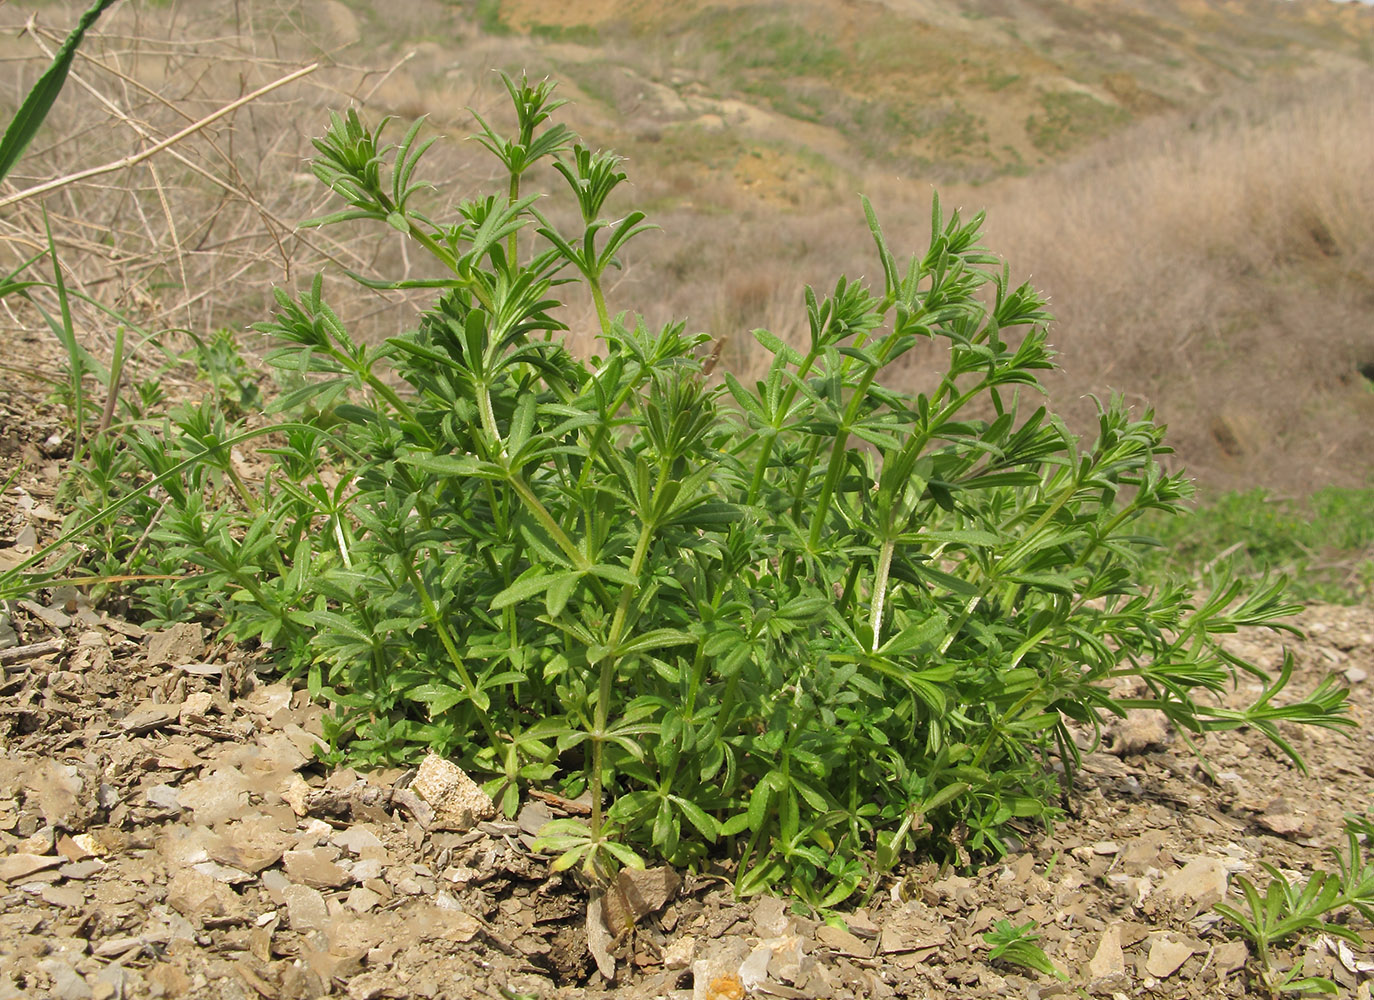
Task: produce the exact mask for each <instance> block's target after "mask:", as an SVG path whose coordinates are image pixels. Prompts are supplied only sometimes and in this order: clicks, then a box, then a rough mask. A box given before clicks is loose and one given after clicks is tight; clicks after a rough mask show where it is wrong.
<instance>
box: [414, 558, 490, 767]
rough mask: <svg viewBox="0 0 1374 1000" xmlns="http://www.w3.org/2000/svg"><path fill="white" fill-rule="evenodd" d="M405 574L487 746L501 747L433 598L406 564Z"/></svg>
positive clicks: (422, 581)
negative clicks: (455, 675) (456, 678)
mask: <svg viewBox="0 0 1374 1000" xmlns="http://www.w3.org/2000/svg"><path fill="white" fill-rule="evenodd" d="M406 573H407V575H408V576H409V577H410V583H411V586H413V587H414V588H415V592H416V593H417V594H419V595H420V604H421V605H422V606H423V607H424V609H425V617H427V618H428V619H429V621H430V624H432V625H433V626H434V631H435V634H437V635H438V636H439V642H440V643H442V644H443V647H444V652H446V653H447V654H448V658H449V661H450V662H451V663H452V664H453V668H454V670H456V671H457V672H458V680H459V682H460V683H461V684H462V686H463V691H464V692H465V693H466V694H467V696H468V701H470V702H471V703H472V707H473V709H474V710H476V712H477V719H478V721H479V722H481V723H482V729H483V730H485V731H486V734H487V740H488V743H487V745H488V746H490V747H491V748H492V749H495V748H496V747H498V746H500V745H501V741H500V737H498V736H497V735H496V728H495V727H494V726H493V725H492V723H491V717H490V716H489V715H487V713H486V710H485V709H483V708H482V707H481V706H480V705H479V704H478V702H477V696H478V694H479V693H480V692H479V691H478V690H477V685H476V684H474V683H473V681H472V675H471V674H469V673H468V669H467V667H466V666H464V664H463V658H462V656H461V655H460V654H459V652H458V646H457V644H456V643H455V642H454V641H453V635H452V634H451V632H450V631H449V627H448V622H446V621H444V617H443V615H441V614H439V608H438V607H437V606H436V605H435V603H434V598H432V597H430V594H429V589H428V588H427V587H426V586H425V582H424V580H423V579H421V577H420V574H419V573H418V572H416V570H415V567H414V566H413V565H410V564H409V563H407V564H406Z"/></svg>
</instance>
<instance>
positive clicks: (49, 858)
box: [0, 854, 67, 882]
mask: <svg viewBox="0 0 1374 1000" xmlns="http://www.w3.org/2000/svg"><path fill="white" fill-rule="evenodd" d="M66 861H67V859H66V858H64V857H61V856H60V855H56V856H54V855H50V854H8V855H6V856H5V857H3V858H0V882H13V881H14V880H15V879H20V878H23V877H24V876H26V875H32V874H33V873H34V872H41V871H46V870H47V869H49V868H56V867H57V866H58V865H61V864H65V863H66Z"/></svg>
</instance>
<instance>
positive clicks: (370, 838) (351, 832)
mask: <svg viewBox="0 0 1374 1000" xmlns="http://www.w3.org/2000/svg"><path fill="white" fill-rule="evenodd" d="M329 839H330V841H332V842H333V844H334V845H335V846H336V847H338V848H340V849H341V850H345V851H347V852H348V853H349V854H352V855H361V854H362V853H363V851H365V850H367V849H368V848H378V849H380V848H381V847H382V841H381V839H380V838H379V837H378V836H377V835H376V834H375V833H373V832H372V830H371V829H370V828H368V827H367V826H366V825H365V824H362V823H358V824H356V825H354V826H350V827H349V828H348V829H346V830H339V831H336V832H335V833H332V834H331V835H330V837H329Z"/></svg>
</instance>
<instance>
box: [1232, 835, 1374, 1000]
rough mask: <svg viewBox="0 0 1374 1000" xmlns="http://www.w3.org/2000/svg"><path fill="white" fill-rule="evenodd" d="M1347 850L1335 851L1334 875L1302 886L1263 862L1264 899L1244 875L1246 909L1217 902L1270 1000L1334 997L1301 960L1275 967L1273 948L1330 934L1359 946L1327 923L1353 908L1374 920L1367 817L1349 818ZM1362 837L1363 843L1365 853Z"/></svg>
mask: <svg viewBox="0 0 1374 1000" xmlns="http://www.w3.org/2000/svg"><path fill="white" fill-rule="evenodd" d="M1345 835H1346V849H1345V851H1344V852H1341V851H1340V850H1339V849H1335V848H1333V849H1332V851H1331V854H1332V858H1333V859H1334V861H1335V863H1336V871H1334V872H1328V871H1322V870H1320V869H1319V870H1317V871H1315V872H1313V873H1312V875H1311V876H1310V877H1309V878H1307V880H1306V881H1304V882H1301V883H1295V882H1290V881H1289V880H1288V878H1287V876H1285V875H1284V874H1283V873H1282V872H1281V871H1279V870H1278V869H1277V868H1275V867H1274V866H1273V865H1270V864H1266V863H1261V867H1262V868H1264V870H1265V872H1267V873H1268V875H1269V884H1268V885H1267V886H1266V887H1265V891H1264V893H1263V894H1261V893H1260V891H1259V890H1258V889H1257V888H1256V887H1255V885H1254V883H1252V882H1251V881H1250V880H1249V879H1248V878H1246V877H1245V876H1244V875H1238V876H1236V882H1237V884H1238V885H1239V886H1240V889H1241V892H1242V894H1243V895H1244V897H1245V909H1244V910H1242V909H1240V908H1238V907H1234V906H1231V905H1229V904H1227V903H1217V904H1216V905H1215V906H1214V907H1213V909H1215V910H1216V911H1217V912H1218V913H1220V914H1221V915H1222V916H1224V917H1226V918H1227V919H1229V920H1231V921H1232V922H1233V923H1234V924H1235V925H1236V927H1237V928H1238V929H1239V930H1240V933H1241V934H1242V935H1243V936H1244V937H1245V938H1246V939H1247V940H1249V942H1250V944H1251V945H1252V946H1253V947H1254V949H1255V957H1256V958H1257V959H1258V960H1259V966H1260V969H1259V978H1260V982H1261V983H1262V984H1263V986H1264V987H1265V989H1267V990H1268V991H1269V993H1270V995H1271V996H1274V995H1277V994H1278V993H1300V992H1319V993H1336V992H1338V991H1337V988H1336V984H1335V983H1333V982H1331V980H1329V979H1326V978H1324V977H1321V976H1307V975H1304V974H1303V969H1302V965H1303V963H1302V959H1301V958H1299V959H1298V960H1297V961H1296V962H1295V963H1294V964H1293V965H1292V967H1291V968H1289V969H1287V970H1282V969H1280V968H1279V967H1278V963H1277V961H1276V956H1275V954H1274V948H1275V947H1276V946H1277V945H1279V944H1282V943H1283V942H1284V941H1286V940H1288V939H1290V938H1293V937H1295V936H1297V935H1300V934H1308V933H1313V932H1316V933H1322V934H1332V935H1335V936H1336V937H1340V938H1343V939H1345V940H1346V941H1349V942H1350V943H1351V944H1354V945H1356V946H1360V945H1363V944H1364V939H1363V938H1362V937H1361V936H1360V935H1359V934H1358V933H1357V932H1356V931H1355V930H1354V929H1353V928H1351V927H1349V926H1347V925H1345V924H1343V923H1339V922H1336V921H1333V920H1331V919H1329V918H1330V917H1331V916H1332V915H1334V914H1335V913H1336V912H1337V911H1338V910H1340V909H1342V908H1344V907H1351V908H1353V909H1355V910H1358V911H1359V912H1360V914H1361V915H1363V916H1364V917H1365V918H1366V919H1374V861H1371V858H1370V856H1369V854H1368V851H1369V847H1370V843H1371V841H1370V837H1371V835H1374V823H1371V821H1370V818H1369V817H1367V816H1347V817H1346V822H1345ZM1361 838H1363V839H1364V845H1363V848H1364V849H1363V850H1362V849H1361V843H1360V841H1361Z"/></svg>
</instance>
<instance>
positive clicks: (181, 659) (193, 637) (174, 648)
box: [148, 622, 205, 667]
mask: <svg viewBox="0 0 1374 1000" xmlns="http://www.w3.org/2000/svg"><path fill="white" fill-rule="evenodd" d="M204 649H205V630H204V629H203V628H201V627H200V626H199V625H196V624H194V623H191V622H183V623H180V624H177V625H173V626H171V627H170V628H166V629H163V630H162V631H161V632H154V633H153V634H152V635H150V636H149V637H148V665H149V666H150V667H155V666H159V665H161V664H170V665H171V666H174V667H175V666H178V665H180V664H183V663H191V662H193V661H195V660H199V659H200V654H201V653H202V652H204Z"/></svg>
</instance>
